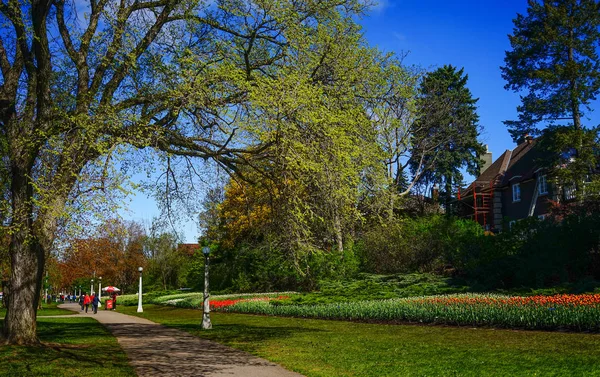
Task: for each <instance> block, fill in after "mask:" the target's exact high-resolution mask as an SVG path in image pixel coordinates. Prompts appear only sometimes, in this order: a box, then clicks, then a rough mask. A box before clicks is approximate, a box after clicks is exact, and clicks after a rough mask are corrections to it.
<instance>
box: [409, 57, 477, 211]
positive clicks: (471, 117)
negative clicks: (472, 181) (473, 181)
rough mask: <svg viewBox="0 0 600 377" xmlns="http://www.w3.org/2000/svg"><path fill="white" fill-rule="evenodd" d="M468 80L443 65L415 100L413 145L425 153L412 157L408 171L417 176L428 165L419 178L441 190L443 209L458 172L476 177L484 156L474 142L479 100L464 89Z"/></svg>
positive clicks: (459, 177)
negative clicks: (415, 116) (410, 170)
mask: <svg viewBox="0 0 600 377" xmlns="http://www.w3.org/2000/svg"><path fill="white" fill-rule="evenodd" d="M468 78H469V76H468V75H466V74H464V69H463V68H461V69H460V70H458V69H457V68H456V67H453V66H451V65H445V66H443V67H441V68H439V69H437V70H435V71H433V72H430V73H428V74H427V75H426V76H425V77H424V79H423V81H422V83H421V86H420V94H419V99H418V101H417V108H418V112H419V118H418V120H417V124H418V127H417V128H416V132H415V134H414V136H413V144H414V145H418V146H419V149H420V152H426V153H424V154H422V153H421V154H420V156H424V158H418V159H416V158H413V161H411V168H412V170H413V172H414V173H416V172H417V171H418V169H419V168H420V167H421V166H430V168H429V169H427V170H426V171H425V172H423V174H422V178H423V179H426V180H427V181H429V182H431V183H432V184H439V185H440V187H442V188H443V193H442V197H443V198H444V202H445V203H446V208H448V204H449V202H450V200H451V199H452V186H453V185H454V184H457V183H460V182H462V180H463V175H462V172H461V169H463V168H466V169H467V172H468V173H470V174H477V172H478V170H479V163H480V160H479V157H478V156H479V155H480V154H481V153H483V146H482V145H481V144H480V143H479V141H477V136H479V124H478V122H479V116H478V115H477V106H476V103H477V101H478V99H477V98H473V95H472V94H471V91H470V90H469V88H467V86H466V85H467V81H468ZM424 160H425V162H424Z"/></svg>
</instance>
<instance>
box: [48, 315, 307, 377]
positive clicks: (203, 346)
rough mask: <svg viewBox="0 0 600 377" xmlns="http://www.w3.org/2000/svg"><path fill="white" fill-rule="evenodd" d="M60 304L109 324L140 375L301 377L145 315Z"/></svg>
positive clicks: (151, 376) (143, 376)
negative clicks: (91, 310) (154, 320)
mask: <svg viewBox="0 0 600 377" xmlns="http://www.w3.org/2000/svg"><path fill="white" fill-rule="evenodd" d="M59 307H61V308H65V309H69V310H73V311H76V312H78V313H79V314H78V315H75V316H73V315H71V316H65V317H70V318H73V317H79V316H86V317H91V318H94V319H96V320H97V321H98V322H100V323H102V324H103V325H104V326H105V327H106V328H108V330H109V331H110V332H111V333H112V334H113V335H114V336H115V337H116V338H117V340H118V342H119V344H120V345H121V347H122V348H123V350H124V351H125V353H126V354H127V357H128V358H129V362H130V363H131V365H133V366H134V367H135V371H136V373H137V375H138V376H139V377H146V376H148V377H154V376H160V377H171V376H178V377H179V376H181V377H192V376H193V377H204V376H206V377H303V376H302V375H301V374H298V373H295V372H290V371H288V370H286V369H284V368H282V367H281V366H279V365H277V364H273V363H271V362H270V361H267V360H265V359H261V358H258V357H256V356H253V355H251V354H249V353H246V352H243V351H240V350H236V349H234V348H230V347H227V346H224V345H222V344H219V343H215V342H213V341H210V340H206V339H202V338H198V337H195V336H193V335H190V334H188V333H186V332H184V331H181V330H177V329H173V328H169V327H166V326H162V325H160V324H157V323H155V322H152V321H149V320H147V319H144V318H140V317H135V316H130V315H126V314H122V313H117V312H114V311H110V310H102V309H99V310H98V314H92V313H89V314H86V313H85V312H81V311H80V307H79V305H78V304H63V305H59Z"/></svg>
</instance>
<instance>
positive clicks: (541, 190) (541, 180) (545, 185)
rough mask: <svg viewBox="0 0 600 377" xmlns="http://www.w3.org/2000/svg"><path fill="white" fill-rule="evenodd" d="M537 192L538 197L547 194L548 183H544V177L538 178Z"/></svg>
mask: <svg viewBox="0 0 600 377" xmlns="http://www.w3.org/2000/svg"><path fill="white" fill-rule="evenodd" d="M538 192H539V194H540V195H543V194H547V193H548V182H547V181H546V176H545V175H542V176H540V177H539V178H538Z"/></svg>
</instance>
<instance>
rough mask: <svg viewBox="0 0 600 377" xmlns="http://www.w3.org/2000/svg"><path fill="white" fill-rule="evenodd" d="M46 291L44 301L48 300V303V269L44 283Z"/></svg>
mask: <svg viewBox="0 0 600 377" xmlns="http://www.w3.org/2000/svg"><path fill="white" fill-rule="evenodd" d="M44 286H45V288H46V291H45V292H44V302H46V304H48V271H46V281H45V284H44Z"/></svg>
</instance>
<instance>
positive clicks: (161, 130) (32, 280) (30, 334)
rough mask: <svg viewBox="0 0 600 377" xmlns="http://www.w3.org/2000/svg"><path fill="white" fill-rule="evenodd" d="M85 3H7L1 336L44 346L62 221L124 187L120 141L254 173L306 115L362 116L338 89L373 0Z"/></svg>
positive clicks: (359, 57)
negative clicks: (48, 262)
mask: <svg viewBox="0 0 600 377" xmlns="http://www.w3.org/2000/svg"><path fill="white" fill-rule="evenodd" d="M78 4H79V6H80V8H79V10H78V9H77V5H76V4H75V3H69V2H64V1H60V0H58V1H37V0H35V1H32V2H25V3H23V2H18V1H16V0H9V1H8V2H2V3H0V17H1V18H2V25H3V26H2V30H1V31H0V38H1V39H0V72H1V74H2V85H1V87H0V131H1V132H0V135H1V139H2V144H1V145H2V146H5V148H4V147H3V148H2V151H3V153H4V155H3V159H2V162H3V164H5V165H4V166H3V169H4V170H3V171H6V172H7V174H6V180H5V181H6V183H7V184H6V185H5V186H3V187H5V191H4V193H3V195H4V197H5V198H6V199H7V203H10V208H7V213H6V219H7V221H6V223H7V224H8V226H9V229H10V234H11V243H10V245H11V246H10V254H11V259H12V261H13V263H12V267H11V278H10V292H11V295H15V298H14V299H11V300H10V302H9V307H8V312H7V315H6V320H5V322H4V335H5V337H6V338H7V340H8V341H9V342H11V343H15V344H29V343H35V341H36V336H35V317H36V307H37V300H38V292H39V291H40V287H41V281H42V279H41V277H42V273H43V269H44V261H45V258H46V255H47V253H48V252H49V251H50V250H51V249H52V246H53V242H54V240H55V237H56V232H57V229H58V228H59V226H61V225H63V224H64V223H65V222H68V220H69V219H70V218H72V215H73V211H74V210H76V209H77V208H80V209H84V210H86V209H89V208H86V207H78V206H81V205H82V203H86V202H87V201H88V200H89V199H91V198H93V197H95V195H97V193H99V192H106V191H108V190H110V188H111V187H115V186H117V185H118V182H115V181H114V180H113V177H114V176H113V175H112V174H111V173H112V170H111V169H113V167H114V161H113V158H115V157H117V156H119V154H121V153H123V152H122V149H120V146H122V145H129V146H133V147H135V148H153V149H154V150H157V151H161V152H163V153H166V154H167V156H168V159H171V158H177V156H179V158H181V159H184V160H185V161H189V160H188V159H191V158H195V157H197V158H200V159H203V160H211V161H213V162H214V163H215V164H216V165H218V166H219V167H221V168H223V169H225V170H227V171H229V172H231V173H232V174H235V173H236V172H237V173H238V174H241V170H240V166H246V167H248V168H249V169H251V170H252V169H256V168H257V167H258V164H257V161H270V160H275V159H276V158H281V157H280V156H284V155H283V154H281V153H279V151H281V150H288V151H293V149H290V148H288V147H287V146H286V145H285V143H281V142H279V140H281V137H282V135H289V134H290V133H291V132H295V133H297V132H298V131H300V130H302V129H303V127H304V126H306V124H309V121H310V122H311V123H313V122H314V121H315V120H318V119H322V121H323V123H328V124H331V125H333V124H340V125H341V124H349V125H355V124H357V122H358V121H359V119H360V118H359V117H358V116H357V113H356V111H352V110H351V108H344V106H350V104H352V102H351V101H348V96H352V93H351V92H349V91H348V89H350V88H351V86H350V85H348V86H345V87H344V86H340V87H337V92H338V93H339V94H338V95H337V96H336V97H335V101H334V98H331V99H330V98H328V97H327V96H328V95H331V93H333V88H334V85H335V84H339V83H343V82H344V80H348V79H352V78H354V79H355V80H354V81H353V80H348V81H350V82H353V83H354V84H355V86H356V84H357V83H358V82H359V81H360V80H359V78H358V76H356V74H357V72H356V71H355V70H354V69H353V64H357V63H359V62H361V61H367V60H365V59H368V58H369V57H368V54H367V55H365V53H366V52H367V49H365V48H361V45H362V44H363V42H362V39H361V37H360V34H359V32H358V28H357V26H356V24H355V23H354V21H353V19H352V18H353V17H354V16H356V15H357V14H360V13H361V12H362V11H363V9H364V4H362V2H361V1H358V0H345V1H338V0H335V1H333V0H331V1H330V0H325V1H312V0H307V1H301V2H297V1H289V0H277V1H270V0H269V1H261V0H257V1H250V0H247V1H235V2H231V1H225V0H220V1H216V2H214V3H209V2H205V1H195V0H191V1H188V0H159V1H142V2H140V1H133V0H131V1H130V0H120V1H117V0H100V1H95V0H90V1H89V2H88V3H83V4H80V3H78ZM81 7H84V13H85V14H86V15H85V16H84V17H81V16H80V15H79V14H78V12H79V11H80V10H81ZM342 40H343V42H344V43H341V42H342ZM338 45H339V46H345V47H346V49H344V50H341V49H339V48H336V46H338ZM354 47H357V48H356V49H355V48H354ZM353 51H357V54H356V55H355V54H354V53H353ZM352 56H355V57H354V58H352ZM343 58H348V59H349V60H346V62H347V64H340V67H341V68H340V69H339V70H337V73H336V74H337V75H338V77H339V79H338V80H331V75H330V72H331V69H332V67H337V64H339V63H341V62H344V60H343ZM357 80H358V81H357ZM330 83H331V84H332V85H331V87H330V90H326V87H327V85H328V84H330ZM344 90H346V91H344ZM327 109H332V110H333V111H325V110H327ZM345 120H350V121H349V122H347V123H346V122H345ZM290 126H291V128H290ZM315 127H316V124H315ZM332 130H333V129H332ZM340 132H349V133H350V134H355V133H354V132H353V131H352V130H349V131H340ZM297 135H298V136H300V134H299V133H297ZM323 135H325V136H326V135H327V132H325V133H315V134H314V135H313V137H314V138H316V139H318V138H319V137H320V136H323ZM316 139H315V140H316ZM329 140H331V139H329ZM293 143H294V142H291V144H288V146H290V145H293ZM276 145H277V148H280V149H274V148H275V146H276ZM316 145H317V143H315V146H316ZM328 146H329V145H328V144H324V143H320V148H327V147H328ZM278 156H279V157H278ZM285 158H286V159H288V161H290V162H291V161H292V160H293V159H294V156H293V155H292V154H289V155H288V156H286V157H285ZM263 166H264V165H263ZM188 167H189V171H190V172H193V166H192V165H188ZM170 174H171V172H170V171H168V174H167V176H170ZM17 296H18V297H17Z"/></svg>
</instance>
